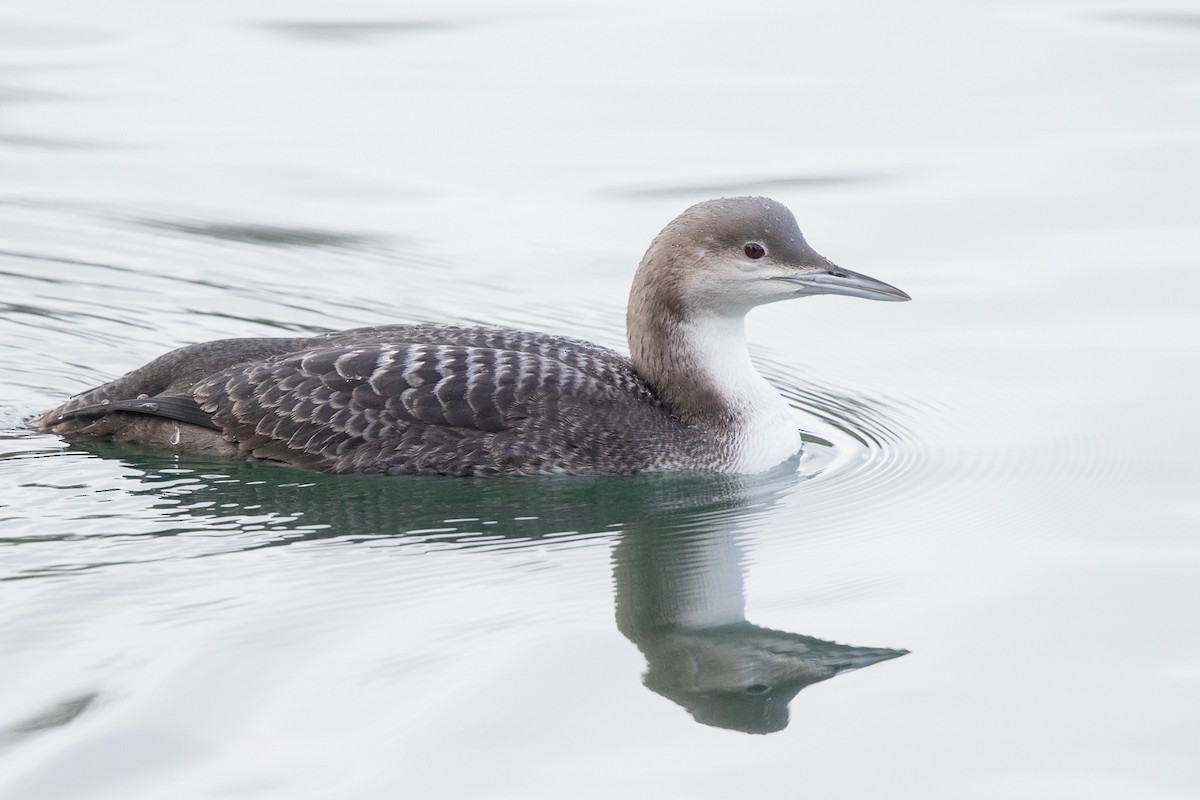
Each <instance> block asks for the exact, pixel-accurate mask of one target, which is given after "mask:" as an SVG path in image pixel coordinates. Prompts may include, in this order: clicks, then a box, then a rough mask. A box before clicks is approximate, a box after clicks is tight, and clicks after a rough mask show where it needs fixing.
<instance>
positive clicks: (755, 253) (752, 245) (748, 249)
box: [742, 242, 767, 258]
mask: <svg viewBox="0 0 1200 800" xmlns="http://www.w3.org/2000/svg"><path fill="white" fill-rule="evenodd" d="M742 251H743V252H744V253H745V254H746V255H747V256H748V257H749V258H762V257H763V256H765V255H766V254H767V251H766V248H764V247H763V246H762V245H761V244H759V243H758V242H746V246H745V247H743V248H742Z"/></svg>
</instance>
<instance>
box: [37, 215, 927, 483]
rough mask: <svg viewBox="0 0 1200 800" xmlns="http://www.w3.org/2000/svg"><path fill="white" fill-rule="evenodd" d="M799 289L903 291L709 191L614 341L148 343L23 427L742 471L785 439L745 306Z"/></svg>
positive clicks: (494, 331)
mask: <svg viewBox="0 0 1200 800" xmlns="http://www.w3.org/2000/svg"><path fill="white" fill-rule="evenodd" d="M815 294H838V295H848V296H851V297H862V298H867V299H870V300H908V299H909V296H908V295H907V294H905V293H904V292H902V291H900V290H899V289H897V288H895V287H893V286H889V285H888V284H886V283H883V282H882V281H878V280H875V279H874V278H869V277H867V276H865V275H860V274H857V273H854V272H851V271H849V270H847V269H842V268H841V267H838V266H836V265H835V264H834V263H833V262H831V261H829V260H828V259H826V258H825V257H824V256H821V255H819V254H818V253H817V252H816V251H814V250H813V249H812V248H811V247H810V246H809V245H808V243H807V242H806V241H805V240H804V236H803V235H802V234H801V232H800V228H799V226H798V225H797V223H796V219H795V217H794V216H793V215H792V213H791V211H789V210H788V209H787V208H786V207H785V206H784V205H782V204H781V203H778V202H776V201H774V200H770V199H768V198H764V197H733V198H724V199H719V200H709V201H706V202H702V203H698V204H696V205H694V206H692V207H691V208H688V209H687V210H686V211H684V212H683V213H682V214H680V215H679V216H678V217H676V218H675V219H674V220H673V221H672V222H671V223H670V224H668V225H667V226H666V227H665V228H664V229H663V230H662V232H661V233H659V234H658V236H657V237H655V239H654V240H653V242H651V244H650V247H649V249H648V250H647V251H646V255H645V256H644V257H643V258H642V261H641V264H640V265H639V267H638V269H637V272H636V274H635V275H634V279H633V286H632V288H631V290H630V294H629V306H628V311H627V315H626V328H627V336H628V341H629V356H628V357H626V356H624V355H621V354H619V353H617V352H615V351H613V350H610V349H608V348H606V347H601V346H600V345H597V344H593V343H591V342H588V341H584V340H581V339H575V338H571V337H566V336H554V335H550V334H545V333H535V332H530V331H523V330H516V329H511V328H502V327H468V326H461V325H441V324H414V325H382V326H377V327H369V328H355V329H352V330H346V331H339V332H336V333H326V334H322V335H318V336H309V337H301V338H256V339H223V340H219V341H213V342H205V343H201V344H193V345H188V346H186V347H182V348H179V349H177V350H174V351H172V352H170V353H167V354H165V355H163V356H160V357H159V358H156V359H154V360H153V361H151V362H150V363H148V364H146V365H145V366H143V367H140V368H138V369H135V370H134V371H132V372H130V373H128V374H126V375H124V376H122V377H120V378H117V379H116V380H114V381H112V382H110V383H106V384H104V385H102V386H99V387H97V388H95V389H92V390H90V391H86V392H83V393H82V394H79V395H77V396H75V397H73V398H71V399H70V400H68V401H67V402H66V403H64V404H63V405H61V406H59V407H58V408H55V409H52V410H50V411H48V412H46V413H45V414H43V415H42V416H40V417H38V418H36V419H34V420H33V422H32V427H34V428H35V429H37V430H40V431H45V432H50V433H56V434H60V435H62V436H63V437H65V438H67V439H90V440H107V441H117V442H133V443H138V444H142V445H148V446H152V447H159V448H165V449H169V450H174V451H177V452H187V453H211V454H220V455H225V456H230V457H234V458H241V459H256V460H265V461H274V462H282V463H284V464H290V465H293V466H296V467H303V468H307V469H314V470H321V471H327V472H384V473H416V472H432V473H443V474H450V475H490V474H533V473H544V472H569V473H631V472H641V471H646V470H703V471H710V472H722V473H755V472H762V471H765V470H767V469H770V468H771V467H774V466H776V465H778V464H780V463H782V462H784V461H786V460H787V459H789V458H791V457H792V456H794V455H795V454H796V453H798V452H799V451H800V446H801V438H800V432H799V430H798V428H797V425H796V421H795V419H794V418H793V415H792V411H791V408H790V407H789V406H788V404H787V402H786V401H784V399H783V398H782V397H781V396H780V395H779V393H778V392H777V391H776V390H775V389H774V388H773V387H772V386H771V385H770V384H769V383H767V381H766V379H764V378H763V377H762V376H761V375H760V374H759V373H758V371H757V370H756V369H755V367H754V365H753V363H751V361H750V356H749V353H748V352H747V349H746V339H745V329H744V321H745V316H746V313H747V312H749V311H750V310H751V309H752V308H754V307H756V306H759V305H763V304H766V303H773V302H776V301H779V300H788V299H792V298H796V297H806V296H809V295H815Z"/></svg>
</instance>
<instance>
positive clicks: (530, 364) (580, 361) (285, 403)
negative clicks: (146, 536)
mask: <svg viewBox="0 0 1200 800" xmlns="http://www.w3.org/2000/svg"><path fill="white" fill-rule="evenodd" d="M34 424H35V427H38V428H40V429H42V430H47V431H52V432H56V433H61V434H63V435H66V436H69V437H77V438H93V439H95V438H100V439H112V440H118V441H133V442H142V443H145V444H151V445H155V446H168V447H173V448H174V449H177V450H185V451H202V452H216V453H222V454H225V455H236V456H240V457H244V458H256V459H267V460H272V461H279V462H284V463H288V464H293V465H296V466H302V467H307V468H310V469H318V470H324V471H333V472H392V473H398V472H439V473H449V474H463V475H468V474H495V473H532V472H547V471H549V472H558V471H566V472H634V471H640V470H644V469H654V468H659V467H676V468H678V467H679V466H680V464H679V463H677V462H678V458H679V457H680V454H681V453H683V452H685V451H686V450H687V444H688V439H689V438H690V432H689V431H688V429H687V428H686V427H685V426H683V425H681V424H680V423H679V422H678V421H677V420H676V419H675V418H674V417H673V416H672V415H671V414H670V412H669V411H667V410H666V409H665V408H664V407H663V406H662V404H661V403H660V402H659V401H658V399H657V397H656V396H655V395H654V393H653V392H652V391H651V390H650V389H649V388H648V387H647V386H646V385H645V384H644V383H643V382H642V381H641V379H640V378H638V376H637V375H636V374H635V373H634V371H633V369H632V366H631V365H630V362H629V360H628V359H627V358H625V357H624V356H621V355H619V354H618V353H616V352H614V351H612V350H609V349H608V348H604V347H601V346H599V345H596V344H593V343H590V342H586V341H583V340H579V339H573V338H568V337H560V336H551V335H548V334H542V333H533V332H527V331H518V330H513V329H508V328H493V327H465V326H450V325H390V326H381V327H375V328H359V329H354V330H349V331H340V332H337V333H331V334H325V335H322V336H317V337H310V338H299V339H227V340H221V341H216V342H207V343H204V344H198V345H191V346H188V347H184V348H180V349H179V350H175V351H173V352H171V353H168V354H166V355H164V356H161V357H160V358H158V359H155V360H154V361H152V362H150V363H149V364H147V365H146V366H144V367H142V368H140V369H138V370H134V371H133V372H131V373H129V374H127V375H125V376H123V377H121V378H118V379H117V380H115V381H112V382H111V383H108V384H105V385H104V386H101V387H98V388H97V389H94V390H92V391H90V392H85V393H84V394H82V395H79V396H77V397H75V398H72V400H70V401H68V402H67V403H66V404H64V405H63V406H61V407H60V408H57V409H54V410H52V411H50V412H48V413H47V414H45V415H44V416H43V417H41V418H40V419H39V420H37V421H35V423H34ZM683 466H685V467H686V465H683Z"/></svg>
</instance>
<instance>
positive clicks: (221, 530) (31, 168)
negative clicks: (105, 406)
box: [0, 0, 1200, 800]
mask: <svg viewBox="0 0 1200 800" xmlns="http://www.w3.org/2000/svg"><path fill="white" fill-rule="evenodd" d="M0 173H2V175H3V177H2V180H0V429H2V431H0V543H2V544H3V549H0V559H2V567H0V578H3V580H2V581H0V675H3V676H4V679H3V681H0V795H2V796H4V797H6V798H7V797H12V798H21V799H22V800H27V799H29V798H54V799H56V800H57V799H58V798H65V797H71V798H162V797H184V798H212V797H253V798H260V797H261V798H276V797H279V798H284V797H286V798H329V797H347V798H348V797H355V798H361V797H396V796H412V797H469V796H472V795H479V796H485V797H522V798H528V797H546V798H559V797H585V798H612V797H648V796H656V797H672V798H674V797H679V798H689V800H691V799H693V798H707V797H714V798H715V797H729V796H759V795H765V794H768V793H769V794H770V795H771V796H776V797H792V796H809V795H811V796H823V797H854V798H859V797H863V798H866V797H881V796H889V797H912V798H955V799H956V800H957V799H959V798H965V797H969V798H1014V797H1020V798H1043V797H1044V798H1089V799H1091V798H1130V797H1137V798H1193V797H1196V796H1197V792H1200V759H1198V758H1197V756H1196V754H1197V752H1200V721H1198V720H1200V713H1198V712H1200V623H1198V621H1197V609H1198V608H1200V462H1198V459H1197V455H1196V454H1197V452H1198V449H1200V436H1198V434H1197V426H1196V424H1195V418H1196V409H1197V408H1200V178H1198V175H1200V12H1198V11H1197V9H1196V6H1195V5H1194V4H1191V5H1188V4H1181V3H1171V2H1168V3H1166V4H1162V5H1156V6H1154V7H1153V10H1152V12H1151V11H1148V10H1147V9H1146V7H1144V5H1143V4H1138V3H1134V2H1132V0H1126V2H1125V3H1124V4H1121V3H1119V2H1118V3H1117V4H1113V3H1111V2H1105V3H1098V2H1097V3H1091V2H1053V3H1045V2H1038V3H1033V2H1029V3H999V2H995V3H950V2H938V0H925V2H921V3H919V4H912V3H909V4H903V5H898V4H887V3H882V2H876V3H858V2H851V3H842V4H819V3H799V4H796V3H791V4H785V3H763V2H753V0H751V2H743V3H739V4H736V5H735V6H723V5H718V4H713V3H709V4H703V5H697V4H694V3H687V4H684V3H678V4H661V5H658V6H656V7H655V8H654V9H652V10H647V9H646V8H644V7H643V4H641V3H632V2H630V3H613V2H604V3H599V2H597V3H593V4H587V3H573V4H568V5H564V4H562V3H539V2H531V3H521V4H512V3H510V4H497V3H483V2H478V0H476V1H475V2H460V3H437V4H434V3H428V4H422V3H411V4H405V5H397V4H390V3H383V2H380V0H362V1H361V2H349V3H339V4H336V8H335V5H334V4H324V5H312V6H311V7H306V6H302V5H297V4H277V3H260V2H237V3H232V2H208V3H200V4H197V3H182V2H150V1H149V0H115V1H114V2H110V3H107V4H105V6H104V10H103V11H100V10H99V9H98V7H95V6H91V5H87V4H73V3H61V4H54V5H53V7H51V6H49V5H48V4H45V3H34V2H27V1H26V0H10V2H7V3H6V4H5V5H4V8H3V10H2V11H0ZM735 193H764V194H769V195H771V196H773V197H775V198H776V199H779V200H781V201H783V202H785V203H787V204H788V205H789V206H791V207H792V208H793V210H795V212H796V213H797V216H798V217H799V219H800V221H801V225H802V226H803V227H804V229H805V231H806V233H807V235H808V238H809V240H810V241H811V242H812V243H813V244H814V246H816V248H817V249H818V250H820V251H821V252H823V253H824V254H826V255H828V256H829V257H831V258H833V259H834V260H835V261H837V262H839V263H841V264H843V265H845V266H847V267H849V268H851V269H855V270H859V271H863V272H866V273H868V274H871V275H874V276H876V277H879V278H881V279H883V280H886V281H888V282H891V283H894V284H896V285H897V286H900V287H901V288H903V289H905V290H907V291H908V292H910V293H911V294H912V295H913V297H914V298H915V300H914V302H912V303H908V304H882V303H867V302H862V301H856V300H848V299H845V298H814V299H810V300H805V301H802V302H794V303H785V304H779V305H777V306H772V307H768V308H764V309H760V310H758V311H757V312H755V313H754V314H753V315H752V316H751V319H750V324H749V331H750V337H751V340H752V351H753V354H754V356H755V357H756V359H757V360H758V362H759V363H760V365H761V366H762V369H763V370H764V372H765V373H766V374H767V375H768V377H769V378H770V379H771V380H772V381H774V382H775V383H776V384H777V385H778V386H780V387H781V389H782V390H783V391H784V392H785V394H786V395H787V397H788V398H789V399H790V400H791V402H792V403H793V405H794V407H795V409H796V415H797V421H798V424H799V425H800V426H801V427H802V428H803V429H804V430H805V431H806V432H807V438H808V442H809V443H808V446H807V448H806V450H805V453H804V454H803V456H802V457H801V458H800V459H799V460H798V461H797V462H795V463H792V464H789V465H786V466H785V467H784V468H782V469H780V470H777V471H776V472H773V473H771V474H769V475H765V476H758V477H755V478H738V479H734V478H720V477H711V476H709V477H705V476H670V475H665V476H664V475H656V476H642V477H624V478H535V479H529V480H490V481H486V480H481V481H471V480H455V479H441V478H390V479H389V478H378V477H364V476H348V477H330V476H323V475H314V474H309V473H304V472H299V471H294V470H290V469H286V468H277V467H269V466H263V465H248V464H240V463H232V462H227V461H221V460H208V459H194V458H176V457H172V456H167V455H163V454H158V453H153V452H145V451H141V450H137V449H130V448H116V447H112V446H108V447H101V446H97V447H92V448H82V447H78V446H68V445H66V444H65V443H63V442H62V441H60V440H58V439H55V438H54V437H48V436H40V435H34V434H32V433H30V432H28V431H27V430H25V429H24V428H23V426H22V421H23V420H24V419H25V418H27V417H28V416H29V415H31V414H33V413H34V412H36V411H39V410H41V409H44V408H46V407H49V406H51V405H53V404H55V403H57V402H59V401H60V400H61V399H62V398H64V397H65V396H67V395H69V394H72V393H74V392H77V391H80V390H82V389H84V388H87V387H89V386H91V385H93V384H95V383H98V382H101V381H104V380H107V379H109V378H112V377H114V376H116V375H118V374H120V373H122V372H124V371H126V370H128V369H130V368H132V367H134V366H137V365H139V364H141V363H143V362H144V361H146V360H147V359H149V358H151V357H153V356H155V355H157V354H159V353H161V352H163V351H164V350H166V349H169V348H171V347H174V346H177V345H182V344H185V343H189V342H195V341H200V340H205V339H212V338H218V337H227V336H261V335H271V334H286V333H291V332H295V331H320V330H328V329H337V328H342V327H349V326H354V325H364V324H371V323H377V322H384V321H416V320H457V321H488V322H499V323H506V324H512V325H517V326H522V327H529V328H536V329H542V330H550V331H555V332H562V333H574V334H578V335H583V336H586V337H589V338H593V339H595V340H598V341H600V342H603V343H605V344H609V345H612V346H617V347H621V346H623V335H624V334H623V307H624V300H625V292H626V290H627V287H628V283H629V280H630V278H631V276H632V273H633V269H634V267H635V265H636V263H637V261H638V259H639V258H640V256H641V253H642V251H643V249H644V247H645V245H646V244H647V243H648V242H649V240H650V238H651V237H652V236H653V235H654V233H656V232H657V231H658V229H659V228H660V227H661V226H662V225H663V224H665V223H666V222H667V221H668V220H669V219H670V218H671V217H673V216H674V215H675V214H676V213H678V212H679V211H680V210H682V209H683V208H684V207H685V206H687V205H688V204H690V203H692V202H694V201H696V200H700V199H705V198H708V197H713V196H719V195H722V194H735ZM835 642H836V643H842V644H841V645H837V644H834V643H835ZM843 645H845V646H843ZM901 650H909V651H911V652H910V653H909V654H907V655H904V656H903V657H897V656H899V655H900V652H899V651H901ZM873 662H880V663H873ZM853 666H860V667H865V668H863V669H861V671H857V672H846V673H844V674H840V675H837V676H836V677H832V678H831V679H829V680H827V681H825V682H817V681H820V680H821V679H825V678H829V677H830V676H831V675H832V674H833V673H835V672H837V671H838V669H841V668H847V667H853ZM810 684H815V685H810ZM805 686H808V688H803V687H805ZM801 689H803V691H800V690H801ZM798 691H799V694H796V692H798ZM793 695H795V697H794V699H793ZM760 734H766V735H760Z"/></svg>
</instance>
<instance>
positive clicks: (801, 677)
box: [638, 622, 906, 733]
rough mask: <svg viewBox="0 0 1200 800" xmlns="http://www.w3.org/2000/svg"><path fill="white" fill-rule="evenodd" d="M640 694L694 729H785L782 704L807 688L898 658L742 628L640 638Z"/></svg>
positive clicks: (892, 653)
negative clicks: (653, 696) (692, 722)
mask: <svg viewBox="0 0 1200 800" xmlns="http://www.w3.org/2000/svg"><path fill="white" fill-rule="evenodd" d="M638 645H639V647H640V648H641V650H642V653H643V654H644V655H645V656H646V661H647V670H646V675H645V679H644V682H645V684H646V687H647V688H649V689H651V690H653V691H655V692H657V693H658V694H661V695H662V696H664V697H666V698H668V699H670V700H672V701H674V702H675V703H678V704H679V705H681V706H683V707H684V708H686V709H687V710H688V711H689V712H690V713H691V714H692V716H693V717H694V718H695V719H696V721H697V722H701V723H703V724H705V725H714V726H717V727H721V728H729V729H731V730H737V731H744V732H746V733H773V732H775V731H779V730H782V729H783V728H785V727H787V724H788V706H787V704H788V702H789V701H791V699H792V698H793V697H795V696H796V694H797V693H798V692H799V691H800V690H801V689H803V688H804V687H805V686H808V685H809V684H812V683H817V682H818V681H823V680H826V679H827V678H832V677H833V676H834V675H837V674H839V673H841V672H846V671H849V670H852V669H858V668H860V667H865V666H869V665H871V664H875V663H878V662H880V661H886V660H887V659H890V658H896V657H897V656H901V655H904V653H905V652H906V651H904V650H889V649H885V648H874V647H850V646H847V645H841V644H836V643H834V642H827V641H824V640H821V639H814V638H812V637H810V636H802V635H800V634H796V633H787V632H786V631H775V630H771V629H769V628H760V627H758V626H757V625H752V624H750V623H749V622H741V623H735V624H732V625H722V626H719V627H714V628H707V629H699V630H691V631H687V630H679V629H675V630H660V631H657V632H647V635H645V636H644V637H642V638H641V639H640V640H639V641H638Z"/></svg>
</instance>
